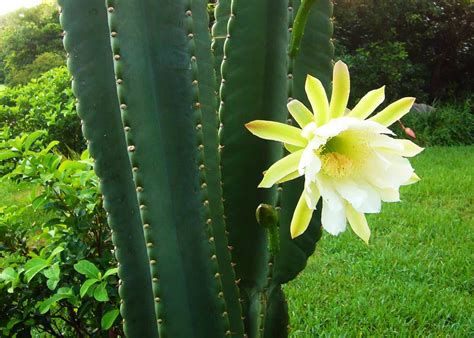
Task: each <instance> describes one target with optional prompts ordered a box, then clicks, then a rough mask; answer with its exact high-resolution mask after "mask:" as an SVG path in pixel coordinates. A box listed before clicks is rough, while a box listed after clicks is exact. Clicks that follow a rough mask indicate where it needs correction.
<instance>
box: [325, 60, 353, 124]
mask: <svg viewBox="0 0 474 338" xmlns="http://www.w3.org/2000/svg"><path fill="white" fill-rule="evenodd" d="M349 92H350V78H349V69H348V68H347V65H346V64H345V63H344V62H342V61H338V62H336V64H335V65H334V69H333V77H332V95H331V103H330V104H329V113H330V116H331V118H333V119H334V118H337V117H341V116H343V115H344V112H345V110H346V107H347V102H348V101H349Z"/></svg>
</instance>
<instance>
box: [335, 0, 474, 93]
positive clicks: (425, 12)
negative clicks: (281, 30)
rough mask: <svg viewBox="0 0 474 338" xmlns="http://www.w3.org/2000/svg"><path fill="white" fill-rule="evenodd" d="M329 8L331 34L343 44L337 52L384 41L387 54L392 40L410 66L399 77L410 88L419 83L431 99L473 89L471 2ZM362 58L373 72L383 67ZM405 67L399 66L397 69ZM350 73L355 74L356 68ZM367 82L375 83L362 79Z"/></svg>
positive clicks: (398, 1)
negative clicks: (332, 20)
mask: <svg viewBox="0 0 474 338" xmlns="http://www.w3.org/2000/svg"><path fill="white" fill-rule="evenodd" d="M334 8H335V14H334V15H335V18H336V30H335V37H336V40H337V43H338V46H342V47H343V48H342V49H339V50H338V52H339V54H340V55H341V56H344V54H349V55H356V54H358V53H359V52H361V53H362V54H367V52H370V51H371V50H374V48H375V50H377V49H380V48H382V47H384V46H385V47H387V51H386V54H388V53H390V49H391V48H393V46H394V44H397V43H402V44H403V48H404V50H405V51H406V53H407V58H406V60H407V61H408V62H409V63H410V64H411V66H412V68H411V67H408V69H407V71H408V73H406V74H405V75H404V76H405V77H406V78H405V79H404V82H408V83H406V84H405V86H410V82H411V81H415V83H414V84H413V85H412V87H414V88H415V87H417V86H421V87H420V89H421V90H422V91H423V92H424V93H425V95H426V98H427V99H430V100H433V99H435V98H446V97H449V96H451V95H453V94H454V93H456V95H457V96H461V95H463V93H469V92H472V89H473V83H474V81H473V79H472V76H469V72H470V70H471V67H472V53H473V52H474V4H473V3H472V2H471V1H469V0H457V1H451V0H434V1H421V0H416V1H408V0H393V1H380V0H368V1H367V0H337V2H336V4H335V7H334ZM369 56H370V55H369ZM358 61H360V60H358ZM366 62H368V63H372V64H373V65H372V67H373V68H374V70H375V72H376V74H379V73H381V72H384V71H385V70H384V67H385V64H384V63H383V60H380V59H378V60H376V61H374V60H372V59H371V58H370V57H369V58H368V59H367V61H366ZM376 62H378V64H375V63H376ZM405 68H407V67H405ZM410 68H411V69H410ZM404 70H405V69H404V67H402V68H401V69H400V70H399V72H403V71H404ZM414 70H416V72H413V71H414ZM354 75H355V77H359V74H358V73H357V72H356V73H355V74H354ZM362 77H363V76H362ZM418 80H421V81H422V83H421V84H419V83H418ZM397 81H398V80H397V79H396V80H395V82H397ZM386 84H388V85H389V86H390V85H391V83H390V82H388V83H386ZM366 85H371V87H373V86H375V85H377V84H375V83H369V81H366ZM401 94H405V93H403V92H402V93H401ZM412 95H413V94H412Z"/></svg>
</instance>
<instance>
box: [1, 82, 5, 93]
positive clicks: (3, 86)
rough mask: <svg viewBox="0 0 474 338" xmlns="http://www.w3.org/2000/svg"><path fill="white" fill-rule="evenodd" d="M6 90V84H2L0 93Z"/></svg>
mask: <svg viewBox="0 0 474 338" xmlns="http://www.w3.org/2000/svg"><path fill="white" fill-rule="evenodd" d="M5 88H6V86H5V85H4V84H1V83H0V92H1V91H2V90H4V89H5Z"/></svg>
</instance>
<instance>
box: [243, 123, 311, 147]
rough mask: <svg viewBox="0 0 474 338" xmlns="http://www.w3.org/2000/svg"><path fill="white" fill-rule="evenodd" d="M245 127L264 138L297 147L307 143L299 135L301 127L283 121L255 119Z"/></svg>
mask: <svg viewBox="0 0 474 338" xmlns="http://www.w3.org/2000/svg"><path fill="white" fill-rule="evenodd" d="M245 127H247V129H248V130H249V131H250V132H251V133H252V134H254V135H256V136H258V137H260V138H263V139H265V140H272V141H279V142H283V143H288V144H292V145H294V146H299V147H304V146H306V144H307V141H306V139H305V138H304V137H303V136H301V129H299V128H296V127H292V126H289V125H287V124H284V123H279V122H273V121H263V120H255V121H252V122H249V123H247V124H246V125H245Z"/></svg>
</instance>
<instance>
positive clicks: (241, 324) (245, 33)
mask: <svg viewBox="0 0 474 338" xmlns="http://www.w3.org/2000/svg"><path fill="white" fill-rule="evenodd" d="M59 4H60V6H61V11H62V14H61V24H62V26H63V29H64V31H65V39H64V45H65V48H66V51H67V52H68V67H69V69H70V71H71V74H72V75H73V90H74V93H75V95H76V97H77V99H78V112H79V114H80V117H81V119H82V120H83V132H84V136H85V137H86V139H87V140H88V144H89V149H90V152H91V155H92V156H93V158H94V159H95V170H96V172H97V174H98V176H99V178H100V179H101V189H102V193H103V196H104V205H105V207H106V209H107V212H108V220H109V224H110V227H111V229H112V231H113V241H114V245H115V247H116V249H115V253H116V257H117V260H118V262H119V277H120V279H121V283H120V290H119V291H120V297H121V298H122V301H123V302H122V305H121V314H122V317H123V318H124V332H125V334H126V335H127V336H129V337H178V338H179V337H186V338H187V337H206V338H212V337H225V336H232V337H286V336H287V325H288V313H287V305H286V301H285V297H284V294H283V291H282V289H281V284H282V283H287V282H288V281H290V280H292V279H294V278H295V277H296V276H297V274H298V273H299V272H300V271H301V270H302V269H303V268H304V267H305V265H306V261H307V259H308V257H309V256H310V255H311V254H312V253H313V251H314V249H315V245H316V242H317V241H318V239H319V237H320V236H321V230H320V224H319V223H318V222H319V221H318V220H319V218H318V217H315V218H314V221H313V223H312V224H311V226H310V228H309V230H308V231H307V232H306V233H305V234H304V235H302V236H300V237H299V238H297V239H295V240H292V239H291V238H290V235H289V224H290V220H291V215H292V211H293V210H294V207H295V205H296V202H297V200H298V196H299V193H300V191H301V187H300V185H301V183H302V182H299V181H296V182H295V183H290V184H288V185H285V188H284V189H282V188H279V189H270V190H262V189H258V188H257V185H258V182H259V180H260V179H261V174H262V171H264V170H265V169H266V168H267V167H268V166H269V165H270V164H271V163H273V162H275V160H277V159H279V158H281V157H282V156H283V155H284V152H285V150H284V149H283V147H281V146H279V145H275V144H271V143H268V142H263V141H262V140H259V139H257V138H255V137H252V136H251V135H250V134H249V133H248V131H247V130H245V128H244V124H245V123H247V122H249V121H251V120H254V119H256V118H266V119H271V120H275V121H286V120H287V119H288V111H287V108H286V103H287V100H288V98H289V97H295V98H298V99H300V100H303V101H304V100H305V99H306V98H305V95H304V90H303V82H304V79H305V77H306V74H312V75H317V76H318V77H319V78H320V79H322V80H323V81H324V80H326V83H325V85H326V86H328V85H329V78H330V74H331V71H332V64H331V61H332V56H333V47H332V44H331V42H330V38H331V35H332V23H331V20H330V17H331V15H332V3H331V1H330V0H320V1H317V3H316V5H315V7H314V8H313V10H312V11H311V12H310V14H309V17H308V23H307V27H306V32H305V35H304V36H303V39H302V40H303V41H302V44H301V48H300V50H299V52H298V53H297V54H290V55H289V54H288V45H289V41H290V38H291V27H292V24H293V21H294V16H295V13H296V11H297V9H298V7H299V5H300V1H299V0H257V1H245V0H232V1H230V0H221V1H220V2H219V4H218V5H217V7H216V23H215V25H214V28H213V34H214V35H213V36H211V34H210V32H209V29H208V27H209V19H208V15H207V12H206V6H207V1H205V0H173V1H164V0H163V1H156V0H137V1H127V0H107V3H106V5H104V1H103V0H59ZM289 123H291V120H289ZM261 203H265V204H267V205H268V208H269V210H270V211H271V212H274V211H275V210H276V212H277V214H278V217H273V218H272V217H270V218H269V219H271V220H272V221H270V222H269V225H268V224H267V225H264V224H262V221H261V222H260V224H259V222H257V217H256V216H255V212H256V209H257V207H258V206H259V205H260V204H261ZM265 222H267V221H263V223H265ZM267 223H268V222H267ZM269 236H270V239H271V240H269Z"/></svg>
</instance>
